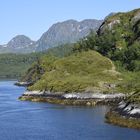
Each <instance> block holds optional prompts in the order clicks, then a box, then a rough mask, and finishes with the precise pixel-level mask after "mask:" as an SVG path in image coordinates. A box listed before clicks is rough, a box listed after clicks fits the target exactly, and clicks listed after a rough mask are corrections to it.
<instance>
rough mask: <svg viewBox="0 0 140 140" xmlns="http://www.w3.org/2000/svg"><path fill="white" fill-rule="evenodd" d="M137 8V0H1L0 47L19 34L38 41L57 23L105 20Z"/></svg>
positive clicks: (138, 1)
mask: <svg viewBox="0 0 140 140" xmlns="http://www.w3.org/2000/svg"><path fill="white" fill-rule="evenodd" d="M136 8H140V0H0V44H5V43H7V42H8V41H9V40H11V39H12V38H13V37H14V36H16V35H22V34H24V35H26V36H28V37H30V38H31V39H32V40H38V39H39V38H40V37H41V35H42V33H44V32H46V31H47V30H48V29H49V27H50V26H51V25H52V24H54V23H56V22H61V21H65V20H68V19H75V20H78V21H81V20H84V19H104V17H105V16H106V15H108V14H109V13H111V12H126V11H130V10H133V9H136Z"/></svg>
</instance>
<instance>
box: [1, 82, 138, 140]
mask: <svg viewBox="0 0 140 140" xmlns="http://www.w3.org/2000/svg"><path fill="white" fill-rule="evenodd" d="M13 83H14V81H0V140H126V139H127V140H140V131H137V130H134V129H128V128H121V127H117V126H113V125H109V124H106V123H104V114H105V112H106V110H107V109H108V107H107V106H100V107H96V108H90V107H73V106H62V105H52V104H48V103H34V102H27V101H25V102H24V101H19V100H18V99H17V98H18V97H19V96H20V95H21V94H22V93H23V92H24V91H25V89H24V88H21V87H16V86H14V85H13Z"/></svg>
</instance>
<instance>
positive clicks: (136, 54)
mask: <svg viewBox="0 0 140 140" xmlns="http://www.w3.org/2000/svg"><path fill="white" fill-rule="evenodd" d="M139 44H140V9H136V10H133V11H130V12H126V13H117V14H115V15H113V16H109V17H107V18H106V19H105V21H104V22H103V23H102V25H101V26H100V28H99V30H98V31H97V34H93V33H92V34H90V35H89V36H88V37H87V38H86V39H83V41H81V42H80V46H78V47H77V48H75V50H77V51H80V50H87V49H93V50H96V51H98V52H100V53H101V54H103V55H105V56H107V57H109V58H110V59H112V60H113V61H115V62H116V63H118V65H120V66H122V67H123V68H125V69H127V70H130V71H139V70H140V45H139Z"/></svg>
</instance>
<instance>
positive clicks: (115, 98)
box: [19, 91, 125, 106]
mask: <svg viewBox="0 0 140 140" xmlns="http://www.w3.org/2000/svg"><path fill="white" fill-rule="evenodd" d="M123 98H125V95H124V94H122V93H116V94H101V93H61V92H57V93H52V92H50V91H26V92H25V93H24V94H23V95H22V96H21V97H19V99H20V100H22V101H26V100H27V101H34V102H48V103H54V104H65V105H84V106H95V105H97V104H108V105H109V104H116V103H119V102H120V101H121V100H122V99H123Z"/></svg>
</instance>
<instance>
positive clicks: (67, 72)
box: [29, 51, 120, 92]
mask: <svg viewBox="0 0 140 140" xmlns="http://www.w3.org/2000/svg"><path fill="white" fill-rule="evenodd" d="M43 60H45V61H46V62H44V61H43V62H42V63H43V64H41V65H43V67H44V68H46V72H45V73H44V74H43V75H42V77H41V79H40V80H38V81H37V82H36V83H35V84H34V85H33V86H31V87H29V89H30V90H51V91H60V92H83V91H95V90H99V89H100V90H103V91H106V90H109V89H108V88H106V87H105V86H104V83H107V84H110V83H115V82H116V81H117V80H118V79H119V77H120V75H119V74H118V73H117V72H115V70H114V64H113V63H112V62H111V61H110V60H109V59H108V58H106V57H104V56H102V55H101V54H99V53H98V52H95V51H87V52H81V53H76V54H72V55H70V56H68V57H64V58H59V59H50V58H47V57H46V59H43ZM50 60H51V63H48V61H50Z"/></svg>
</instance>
